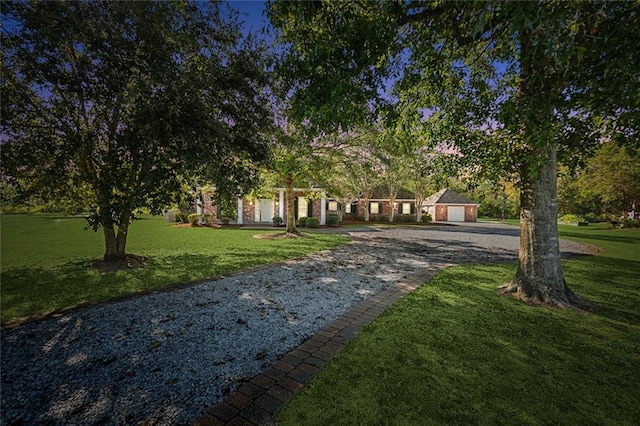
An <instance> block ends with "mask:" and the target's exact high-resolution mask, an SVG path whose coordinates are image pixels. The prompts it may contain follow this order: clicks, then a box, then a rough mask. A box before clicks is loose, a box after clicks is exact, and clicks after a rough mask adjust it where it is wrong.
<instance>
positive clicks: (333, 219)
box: [327, 213, 340, 226]
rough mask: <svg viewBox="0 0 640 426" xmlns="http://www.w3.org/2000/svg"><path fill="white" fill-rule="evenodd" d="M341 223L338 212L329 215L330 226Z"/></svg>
mask: <svg viewBox="0 0 640 426" xmlns="http://www.w3.org/2000/svg"><path fill="white" fill-rule="evenodd" d="M339 223H340V216H338V215H337V214H335V213H334V214H330V215H329V217H327V225H329V226H337V225H338V224H339Z"/></svg>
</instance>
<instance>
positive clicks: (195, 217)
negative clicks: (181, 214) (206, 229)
mask: <svg viewBox="0 0 640 426" xmlns="http://www.w3.org/2000/svg"><path fill="white" fill-rule="evenodd" d="M187 220H188V221H189V223H190V224H191V226H196V225H198V222H200V215H199V214H198V213H191V214H190V215H188V216H187Z"/></svg>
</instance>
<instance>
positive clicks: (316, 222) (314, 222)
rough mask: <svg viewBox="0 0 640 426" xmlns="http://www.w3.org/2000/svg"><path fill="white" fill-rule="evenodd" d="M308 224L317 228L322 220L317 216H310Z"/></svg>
mask: <svg viewBox="0 0 640 426" xmlns="http://www.w3.org/2000/svg"><path fill="white" fill-rule="evenodd" d="M307 226H308V227H309V228H317V227H319V226H320V221H319V220H318V218H317V217H308V218H307Z"/></svg>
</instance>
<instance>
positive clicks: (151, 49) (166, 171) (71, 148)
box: [0, 1, 272, 259]
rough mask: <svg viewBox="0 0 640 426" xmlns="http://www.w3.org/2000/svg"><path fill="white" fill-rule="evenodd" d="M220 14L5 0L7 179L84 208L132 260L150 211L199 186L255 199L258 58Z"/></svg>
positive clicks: (260, 119)
mask: <svg viewBox="0 0 640 426" xmlns="http://www.w3.org/2000/svg"><path fill="white" fill-rule="evenodd" d="M223 7H224V6H223V5H221V4H219V3H215V2H211V3H200V2H109V1H98V2H35V1H34V2H3V3H2V21H3V32H4V34H3V50H2V69H1V71H2V87H1V89H2V121H1V129H0V130H1V132H2V134H3V136H4V137H5V140H4V142H3V145H2V169H3V170H2V172H3V176H7V177H9V179H11V180H12V181H13V182H16V183H19V184H20V187H21V189H22V190H23V191H24V192H25V193H38V194H40V195H41V196H43V197H45V198H48V197H53V196H55V197H61V196H68V197H82V198H83V199H84V201H85V202H86V203H87V204H88V205H89V206H90V214H89V216H88V220H89V224H90V226H91V227H93V228H94V229H95V230H97V229H98V228H103V230H104V233H105V245H106V251H105V259H108V258H122V257H124V256H125V244H126V235H127V229H128V226H129V223H130V221H131V220H132V219H133V218H134V217H135V214H136V211H137V210H138V209H141V208H146V209H149V210H150V211H151V212H152V213H158V212H160V211H161V209H162V208H165V207H166V206H167V205H168V204H170V203H172V202H174V201H175V200H176V199H177V197H178V196H179V195H180V194H181V193H183V192H184V191H185V190H189V189H191V188H192V187H193V185H195V184H196V182H197V180H196V178H200V179H201V180H204V181H206V182H208V183H212V184H214V185H215V186H216V188H217V190H218V192H219V193H222V194H226V195H229V196H233V195H239V194H242V193H244V192H246V191H247V190H248V189H249V188H250V187H251V185H252V184H253V183H254V180H255V177H256V170H257V167H258V166H259V164H260V162H261V161H263V160H264V159H265V158H267V156H268V153H269V152H268V143H267V141H266V138H265V137H264V133H265V132H264V130H265V129H266V128H267V127H268V126H270V123H271V122H272V119H271V113H270V108H269V102H268V98H267V96H266V94H265V92H264V90H263V88H264V86H265V84H266V77H265V74H264V66H263V54H262V51H261V50H260V49H259V48H257V47H256V46H255V44H254V43H251V42H250V41H249V40H244V39H243V37H242V35H241V33H240V30H239V27H238V24H237V16H236V15H235V14H234V13H233V12H232V11H231V10H222V8H223Z"/></svg>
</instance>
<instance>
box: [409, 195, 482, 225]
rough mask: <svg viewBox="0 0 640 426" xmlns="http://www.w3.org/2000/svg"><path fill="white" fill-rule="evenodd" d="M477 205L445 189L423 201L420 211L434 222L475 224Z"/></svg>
mask: <svg viewBox="0 0 640 426" xmlns="http://www.w3.org/2000/svg"><path fill="white" fill-rule="evenodd" d="M479 205H480V204H478V203H476V202H475V201H472V200H470V199H468V198H467V197H465V196H462V195H460V194H458V193H457V192H455V191H453V190H451V189H449V188H445V189H441V190H440V191H438V192H436V193H435V194H433V195H431V196H430V197H428V198H427V199H426V200H424V202H423V203H422V209H423V210H424V211H425V212H426V213H428V214H430V215H431V217H432V218H433V220H434V221H435V222H475V221H476V220H477V219H478V206H479Z"/></svg>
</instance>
